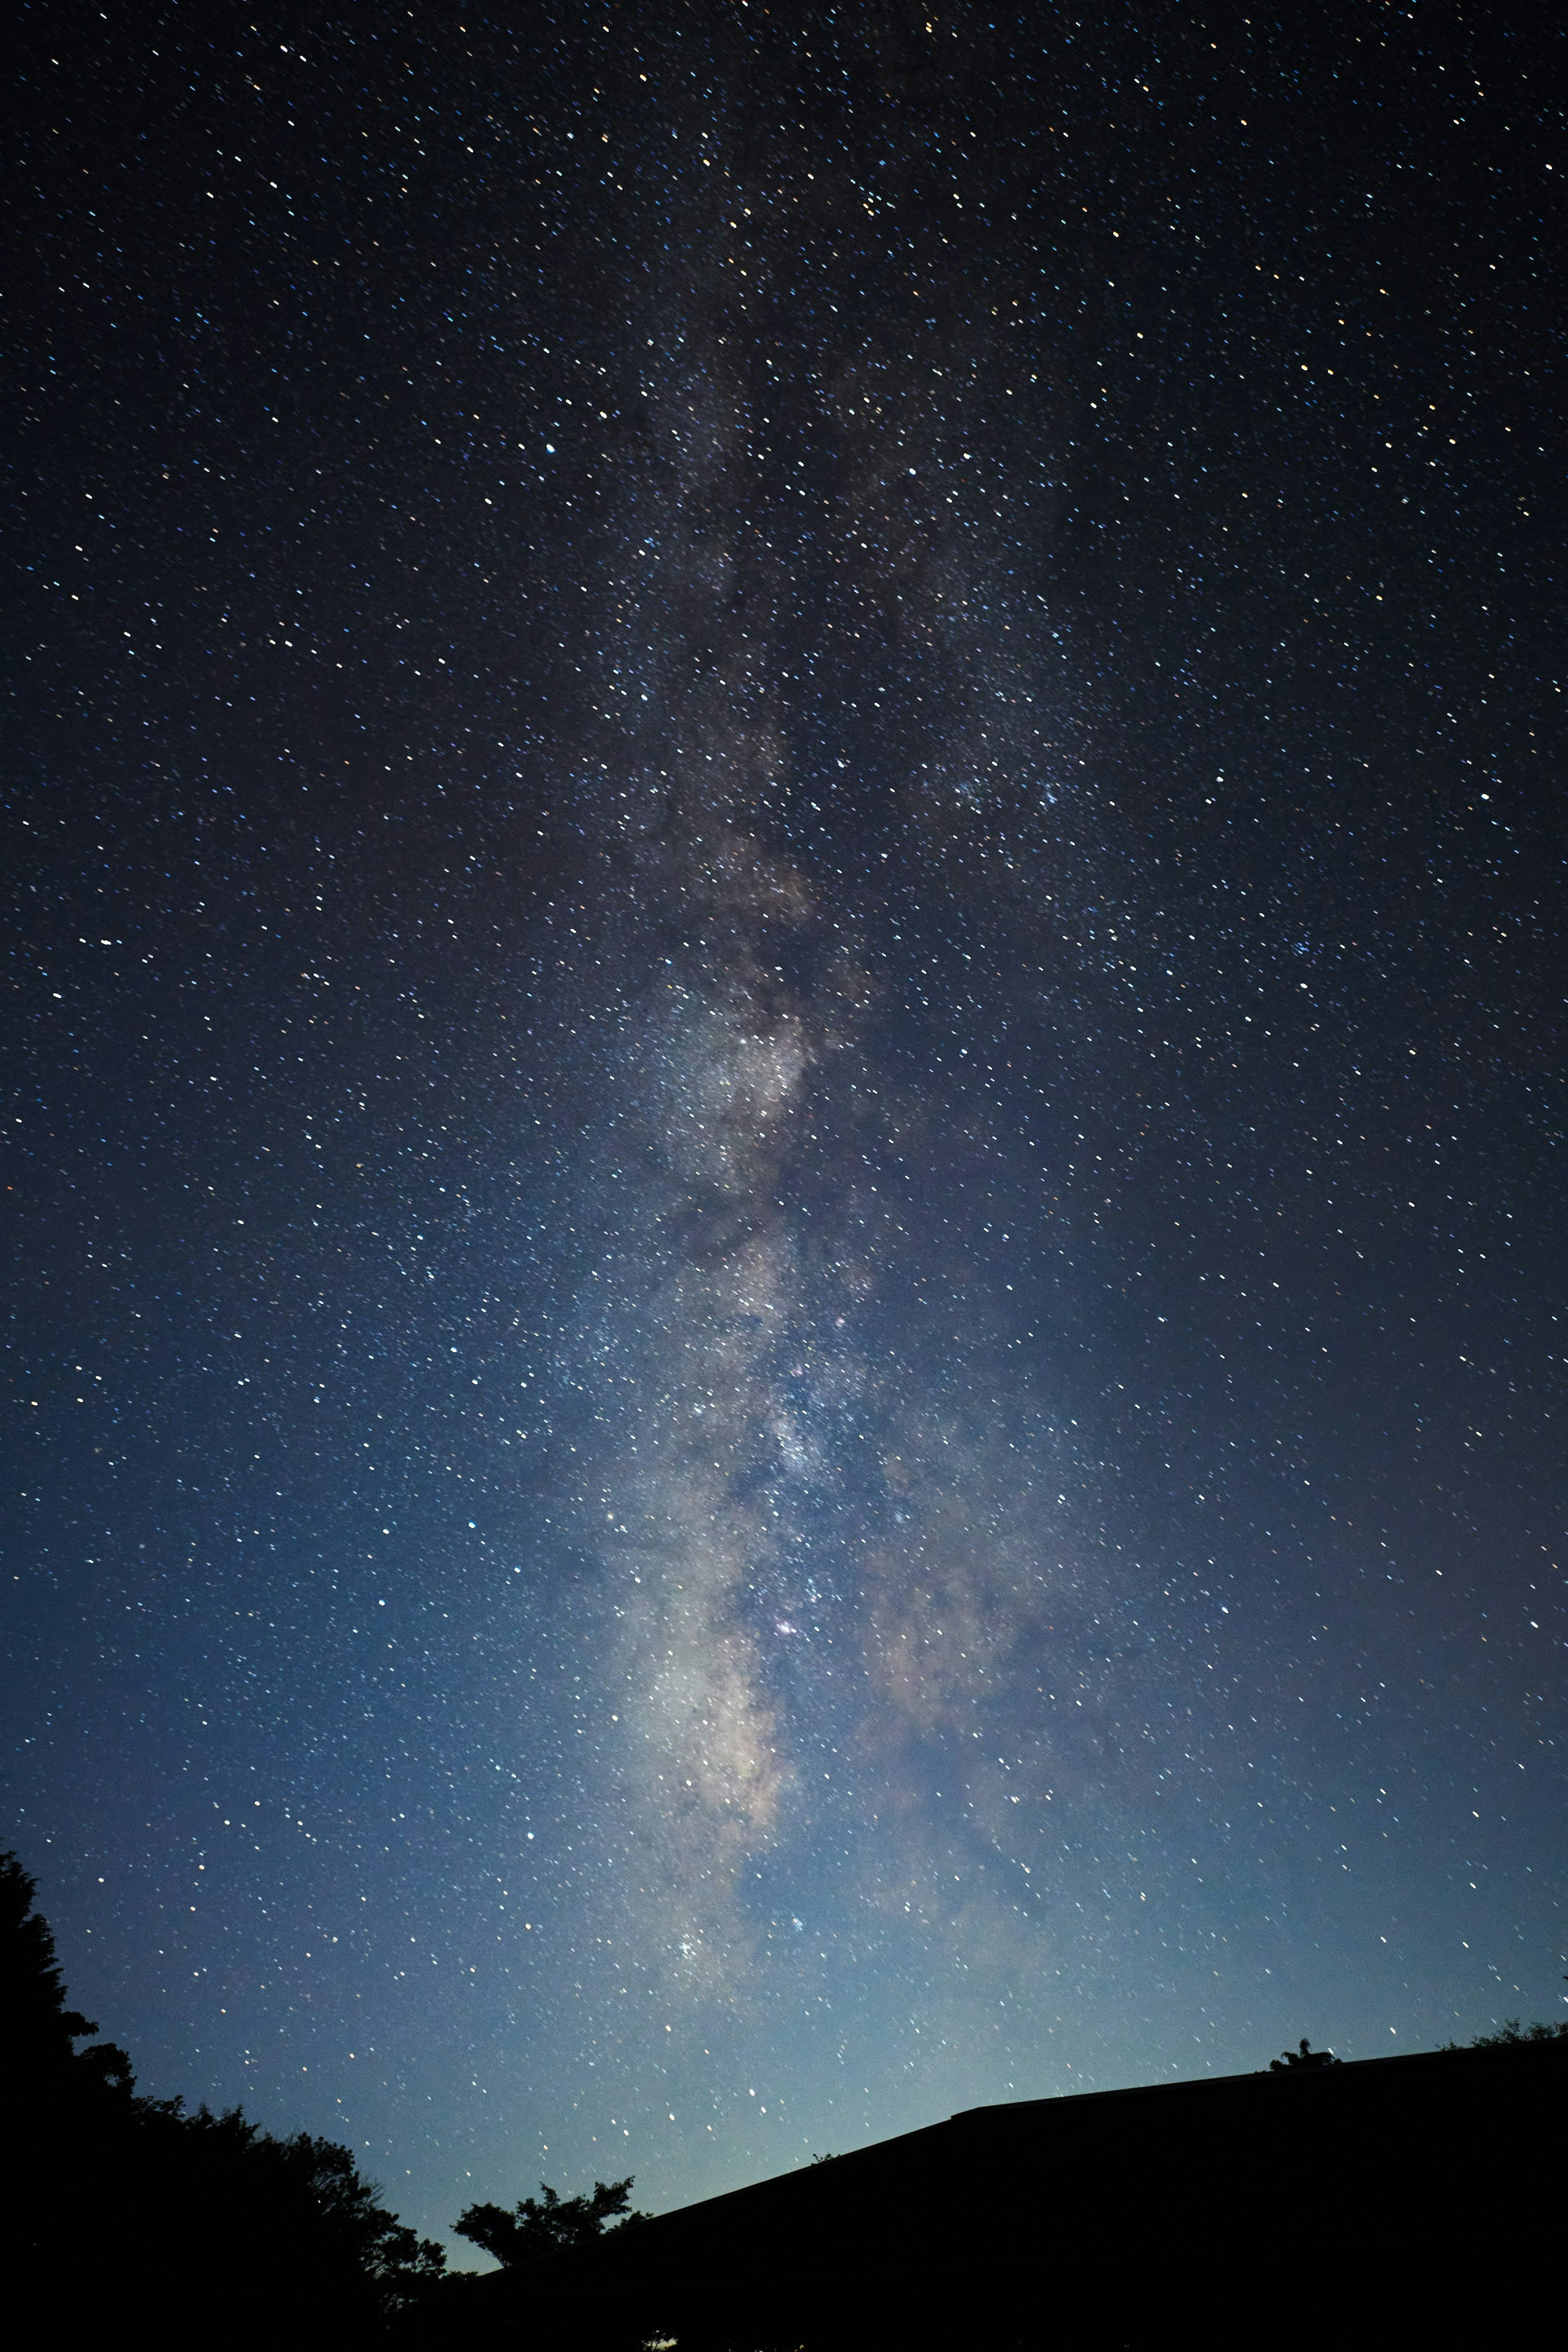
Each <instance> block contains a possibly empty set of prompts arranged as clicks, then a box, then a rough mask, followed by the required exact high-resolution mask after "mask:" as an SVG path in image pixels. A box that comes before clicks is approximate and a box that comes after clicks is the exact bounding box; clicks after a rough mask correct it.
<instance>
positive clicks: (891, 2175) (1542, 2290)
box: [418, 2040, 1568, 2352]
mask: <svg viewBox="0 0 1568 2352" xmlns="http://www.w3.org/2000/svg"><path fill="white" fill-rule="evenodd" d="M1565 2089H1568V2041H1562V2040H1558V2041H1552V2042H1521V2043H1519V2044H1517V2045H1514V2046H1510V2047H1505V2048H1500V2049H1486V2050H1479V2049H1478V2050H1464V2051H1454V2052H1436V2053H1430V2054H1424V2055H1421V2056H1416V2057H1406V2058H1384V2059H1374V2060H1368V2061H1364V2062H1362V2063H1353V2064H1348V2065H1339V2066H1325V2067H1323V2068H1322V2070H1321V2071H1320V2070H1318V2069H1317V2068H1307V2069H1301V2068H1298V2069H1295V2070H1292V2071H1290V2072H1286V2073H1268V2072H1265V2073H1262V2074H1244V2075H1234V2076H1229V2077H1227V2078H1224V2079H1222V2080H1220V2081H1218V2082H1201V2083H1180V2084H1163V2085H1160V2086H1158V2087H1156V2088H1153V2089H1146V2090H1130V2091H1108V2092H1103V2093H1099V2094H1096V2095H1088V2096H1081V2097H1075V2098H1063V2099H1045V2100H1038V2101H1032V2102H1028V2103H1020V2104H1019V2105H1009V2106H1001V2107H977V2108H974V2109H972V2110H970V2111H969V2112H968V2113H967V2114H963V2115H957V2116H953V2117H952V2118H951V2119H950V2120H949V2121H948V2122H946V2123H943V2124H937V2125H935V2126H932V2127H931V2128H929V2129H927V2130H925V2131H918V2132H911V2133H908V2134H906V2135H904V2137H901V2138H898V2139H894V2140H888V2141H884V2142H883V2143H882V2144H881V2145H880V2146H878V2147H870V2148H865V2149H862V2150H861V2151H859V2152H858V2153H856V2154H853V2155H849V2156H842V2157H839V2158H835V2159H834V2160H833V2161H832V2162H831V2163H828V2164H820V2165H813V2166H810V2168H806V2169H804V2170H802V2171H800V2172H795V2173H790V2174H789V2175H787V2176H786V2177H784V2178H783V2179H778V2180H768V2181H762V2182H759V2183H758V2184H757V2185H755V2186H754V2187H751V2188H747V2189H737V2190H736V2191H735V2192H734V2193H733V2194H731V2195H729V2196H726V2197H717V2198H713V2199H710V2200H707V2201H706V2202H705V2203H703V2204H700V2205H693V2206H688V2207H686V2208H685V2209H684V2210H681V2211H679V2212H675V2213H670V2214H666V2215H664V2216H662V2217H661V2218H659V2219H657V2220H654V2221H649V2222H647V2223H645V2224H643V2226H641V2227H639V2228H637V2229H634V2230H628V2231H624V2232H622V2233H619V2234H618V2235H616V2236H615V2237H613V2238H612V2239H609V2240H607V2241H605V2242H603V2244H601V2246H599V2247H597V2248H595V2249H593V2250H592V2251H591V2252H588V2253H585V2254H577V2255H569V2256H561V2257H556V2258H552V2259H549V2260H547V2261H544V2262H541V2263H538V2264H537V2265H534V2266H533V2267H532V2268H530V2269H526V2270H517V2271H513V2272H511V2273H496V2274H493V2275H492V2276H490V2277H488V2278H486V2279H483V2280H478V2281H476V2282H474V2283H473V2284H472V2287H471V2289H470V2290H469V2291H468V2292H466V2293H465V2294H462V2295H460V2296H454V2297H453V2298H452V2299H451V2301H450V2303H448V2304H446V2305H444V2306H437V2307H436V2308H435V2309H434V2311H433V2312H432V2314H431V2315H430V2316H429V2318H428V2319H427V2320H424V2321H423V2322H421V2323H419V2326H418V2334H419V2339H420V2341H421V2342H423V2343H426V2344H431V2345H434V2344H437V2343H440V2344H444V2345H450V2346H451V2347H457V2346H459V2345H462V2346H465V2347H474V2352H480V2347H488V2346H490V2345H497V2346H498V2345H502V2344H515V2345H517V2346H519V2347H522V2346H527V2347H529V2352H556V2348H557V2347H560V2352H565V2347H569V2346H570V2347H573V2352H611V2347H614V2352H625V2347H629V2346H631V2345H633V2344H635V2343H637V2342H638V2341H639V2340H641V2338H642V2336H643V2335H644V2334H645V2333H646V2334H653V2333H660V2334H664V2335H667V2336H678V2338H679V2343H680V2347H681V2352H755V2347H779V2352H782V2347H795V2346H803V2347H806V2352H850V2347H855V2352H882V2347H889V2352H892V2347H930V2352H936V2347H986V2352H1004V2347H1024V2346H1028V2347H1036V2346H1038V2347H1045V2346H1048V2345H1051V2346H1055V2345H1061V2346H1063V2347H1068V2346H1071V2347H1084V2346H1091V2347H1102V2346H1103V2347H1113V2346H1134V2347H1145V2346H1146V2347H1156V2346H1157V2347H1165V2346H1167V2345H1171V2344H1176V2343H1181V2344H1185V2343H1188V2342H1194V2343H1199V2344H1203V2345H1206V2346H1235V2347H1241V2346H1243V2345H1245V2346H1247V2347H1270V2352H1272V2347H1281V2346H1289V2347H1295V2346H1305V2345H1307V2344H1308V2343H1312V2344H1314V2345H1316V2344H1317V2343H1319V2342H1320V2341H1321V2340H1322V2339H1323V2338H1324V2337H1325V2336H1326V2337H1327V2338H1328V2339H1329V2340H1331V2341H1332V2342H1334V2343H1337V2344H1340V2345H1343V2344H1350V2345H1355V2346H1360V2345H1377V2346H1379V2347H1385V2346H1386V2347H1406V2346H1416V2345H1420V2346H1422V2347H1427V2346H1446V2345H1461V2344H1462V2345H1477V2344H1488V2343H1492V2344H1499V2345H1507V2344H1514V2343H1520V2342H1523V2341H1525V2340H1526V2336H1527V2333H1528V2329H1527V2325H1526V2323H1527V2319H1529V2320H1530V2321H1531V2324H1533V2315H1534V2314H1535V2313H1536V2312H1537V2311H1539V2310H1544V2309H1546V2308H1548V2307H1550V2304H1551V2302H1552V2300H1553V2299H1554V2284H1555V2278H1556V2273H1557V2272H1558V2270H1559V2268H1560V2263H1559V2258H1558V2254H1557V2252H1556V2249H1557V2245H1558V2242H1559V2231H1560V2226H1561V2222H1560V2216H1561V2202H1562V2200H1561V2187H1562V2184H1561V2177H1560V2159H1559V2154H1558V2150H1559V2147H1560V2140H1561V2131H1562V2125H1563V2113H1564V2105H1563V2095H1564V2091H1565ZM1549 2272H1550V2273H1551V2275H1550V2277H1549V2275H1548V2273H1549ZM1549 2286H1551V2287H1552V2289H1553V2296H1549V2295H1548V2293H1547V2290H1548V2287H1549Z"/></svg>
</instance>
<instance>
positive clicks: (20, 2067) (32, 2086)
mask: <svg viewBox="0 0 1568 2352" xmlns="http://www.w3.org/2000/svg"><path fill="white" fill-rule="evenodd" d="M37 1894H38V1886H37V1880H36V1879H35V1878H33V1877H32V1876H31V1875H30V1874H28V1872H26V1870H24V1869H23V1867H22V1864H21V1863H20V1862H19V1861H18V1860H17V1858H16V1855H15V1854H14V1853H0V2021H3V2022H0V2033H3V2034H4V2037H5V2071H6V2073H7V2074H8V2075H9V2077H10V2081H11V2088H12V2093H13V2095H14V2097H16V2098H17V2099H19V2100H20V2101H22V2102H25V2103H28V2104H30V2103H31V2102H32V2101H34V2100H37V2099H39V2098H55V2099H57V2098H60V2097H69V2096H70V2095H72V2094H77V2095H80V2094H83V2093H85V2094H87V2095H89V2096H90V2095H92V2094H93V2093H94V2092H98V2093H118V2094H120V2095H122V2096H123V2097H126V2098H129V2096H130V2095H131V2091H132V2090H133V2089H134V2087H135V2081H136V2078H135V2076H134V2075H133V2074H132V2073H131V2061H130V2059H129V2058H128V2057H127V2056H126V2054H125V2053H124V2051H123V2050H121V2049H120V2047H119V2045H118V2044H117V2043H115V2042H99V2043H98V2045H97V2046H96V2047H95V2048H93V2049H90V2050H84V2051H79V2052H78V2050H77V2048H76V2044H77V2043H78V2042H80V2041H82V2040H83V2039H84V2038H85V2036H87V2035H88V2034H89V2033H96V2032H98V2027H97V2026H96V2025H95V2024H94V2022H93V2021H92V2019H91V2018H90V2017H83V2016H82V2014H81V2012H80V2011H79V2010H75V2009H68V2007H67V2006H66V1987H65V1979H64V1978H63V1977H62V1976H61V1974H60V1966H59V1962H58V1960H57V1958H56V1956H55V1938H54V1936H53V1933H52V1932H51V1930H50V1927H49V1923H48V1921H47V1919H46V1918H45V1916H44V1915H43V1913H42V1912H41V1911H39V1910H37V1909H36V1908H35V1907H34V1906H35V1905H36V1903H37Z"/></svg>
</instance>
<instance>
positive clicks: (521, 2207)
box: [452, 2173, 648, 2270]
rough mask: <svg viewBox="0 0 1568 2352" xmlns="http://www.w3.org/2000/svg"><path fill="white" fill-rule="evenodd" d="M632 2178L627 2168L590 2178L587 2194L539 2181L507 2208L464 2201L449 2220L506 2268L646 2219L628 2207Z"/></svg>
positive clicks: (593, 2240)
mask: <svg viewBox="0 0 1568 2352" xmlns="http://www.w3.org/2000/svg"><path fill="white" fill-rule="evenodd" d="M633 2178H634V2175H632V2174H631V2173H628V2174H627V2176H626V2178H625V2179H624V2180H610V2181H604V2180H596V2181H595V2182H594V2184H593V2194H592V2196H591V2197H561V2196H559V2195H558V2194H557V2192H556V2191H555V2190H554V2189H552V2188H550V2186H549V2183H548V2182H547V2181H540V2183H539V2187H540V2189H541V2190H542V2192H543V2193H542V2195H541V2196H539V2197H522V2198H519V2199H518V2200H517V2204H516V2205H515V2206H513V2207H512V2209H511V2210H510V2211H508V2210H507V2208H506V2207H505V2206H504V2205H469V2206H466V2207H465V2209H464V2210H463V2211H462V2212H461V2213H460V2214H459V2215H458V2217H457V2220H456V2221H454V2223H453V2224H452V2226H453V2228H454V2229H455V2231H456V2232H457V2234H458V2236H459V2237H460V2238H466V2239H468V2240H469V2242H471V2243H472V2244H474V2245H476V2246H482V2247H483V2248H484V2250H485V2252H486V2253H487V2254H494V2255H495V2257H496V2260H497V2262H498V2263H501V2264H502V2265H503V2266H504V2267H505V2268H507V2269H508V2270H510V2269H511V2268H513V2267H514V2265H516V2264H517V2263H530V2262H535V2261H537V2260H538V2257H539V2256H540V2255H541V2254H565V2253H574V2252H577V2251H578V2249H579V2248H580V2247H582V2246H591V2245H593V2244H594V2243H596V2242H597V2241H598V2240H599V2239H600V2238H601V2237H603V2236H605V2235H607V2234H609V2233H610V2232H611V2231H614V2230H623V2229H625V2228H626V2227H627V2225H628V2224H629V2223H630V2222H632V2221H646V2220H647V2218H648V2217H647V2215H646V2214H645V2213H635V2212H633V2211H632V2210H631V2197H632V2179H633Z"/></svg>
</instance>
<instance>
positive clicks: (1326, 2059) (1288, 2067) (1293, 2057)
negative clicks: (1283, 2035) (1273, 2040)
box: [1269, 2034, 1340, 2074]
mask: <svg viewBox="0 0 1568 2352" xmlns="http://www.w3.org/2000/svg"><path fill="white" fill-rule="evenodd" d="M1339 2063H1340V2061H1339V2060H1338V2059H1337V2058H1336V2057H1335V2056H1334V2054H1333V2051H1332V2050H1314V2049H1313V2048H1312V2043H1311V2042H1309V2041H1308V2040H1307V2038H1306V2036H1305V2035H1304V2034H1303V2035H1302V2037H1301V2045H1300V2047H1299V2048H1298V2049H1295V2050H1286V2051H1283V2052H1281V2055H1280V2056H1279V2057H1278V2058H1270V2061H1269V2072H1270V2074H1314V2073H1315V2072H1316V2071H1317V2069H1318V2068H1319V2067H1320V2066H1337V2065H1338V2064H1339Z"/></svg>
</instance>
